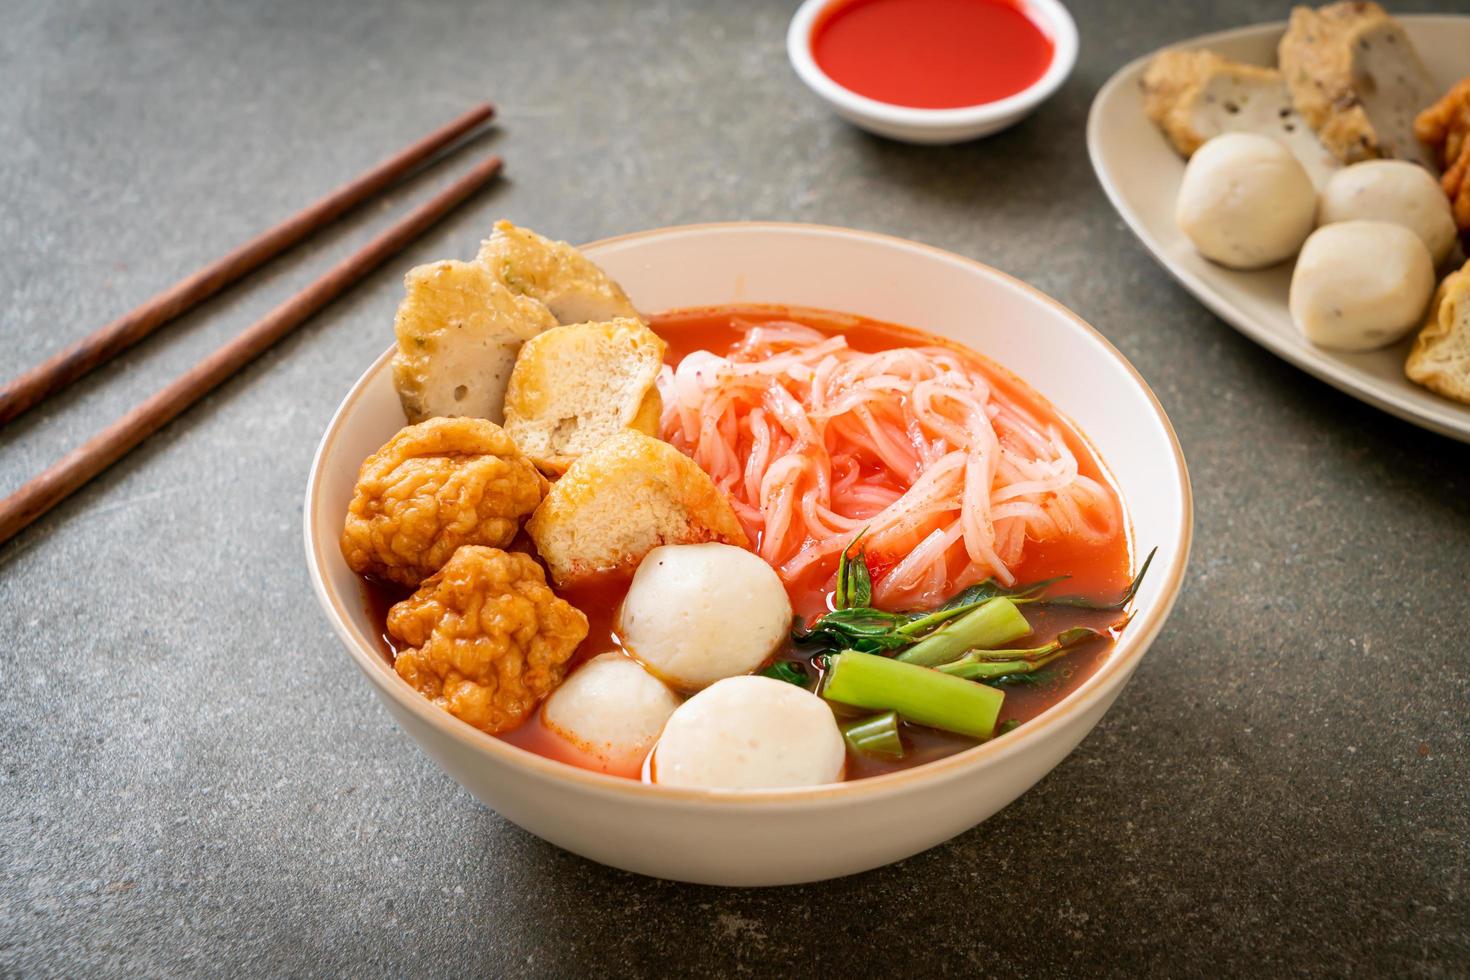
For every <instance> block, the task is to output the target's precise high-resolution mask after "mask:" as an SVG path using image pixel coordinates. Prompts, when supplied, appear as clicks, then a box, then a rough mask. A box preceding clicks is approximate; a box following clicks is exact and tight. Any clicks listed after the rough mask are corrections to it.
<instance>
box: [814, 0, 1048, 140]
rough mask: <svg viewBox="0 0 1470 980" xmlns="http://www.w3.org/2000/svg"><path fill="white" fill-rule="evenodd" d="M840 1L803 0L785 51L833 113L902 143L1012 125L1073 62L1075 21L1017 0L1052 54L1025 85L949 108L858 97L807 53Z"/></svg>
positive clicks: (1040, 2) (1042, 0)
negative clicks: (1045, 36) (976, 102)
mask: <svg viewBox="0 0 1470 980" xmlns="http://www.w3.org/2000/svg"><path fill="white" fill-rule="evenodd" d="M843 2H845V0H806V2H805V3H803V4H802V5H801V6H800V7H799V8H797V11H796V15H795V16H794V17H792V18H791V27H790V28H788V29H787V31H786V54H787V56H788V57H789V58H790V59H791V66H792V67H793V68H795V69H796V74H797V75H798V76H800V78H801V80H802V81H803V82H805V83H806V85H807V87H808V88H810V89H811V90H812V91H813V92H815V93H817V94H818V95H819V96H821V97H822V99H823V100H824V101H825V102H826V103H827V104H828V105H830V106H831V107H832V108H833V109H834V110H835V111H836V112H837V114H838V115H839V116H841V117H842V118H844V119H846V120H847V121H848V122H850V123H852V124H853V125H855V126H858V127H860V128H862V129H866V130H867V131H868V132H870V133H876V134H877V135H879V136H887V137H888V138H889V139H895V140H900V141H902V142H905V143H931V144H933V143H963V142H965V141H966V140H972V139H978V138H979V137H981V136H989V135H990V134H991V133H997V132H999V131H1000V130H1002V129H1005V128H1006V127H1007V126H1013V125H1015V124H1016V123H1018V122H1020V121H1021V120H1022V119H1023V118H1025V117H1026V116H1027V115H1029V114H1030V113H1031V112H1032V111H1033V110H1034V109H1035V108H1036V107H1037V106H1039V105H1041V103H1042V102H1045V101H1046V100H1047V99H1048V98H1050V97H1051V94H1052V93H1053V92H1055V91H1056V90H1057V89H1058V88H1060V87H1061V84H1062V83H1063V82H1064V81H1066V80H1067V76H1068V75H1070V74H1072V68H1073V67H1074V66H1075V65H1076V64H1077V25H1076V23H1074V22H1073V20H1072V15H1071V14H1069V13H1068V12H1067V8H1066V7H1064V6H1062V5H1061V4H1060V3H1059V2H1058V0H1019V2H1018V4H1017V5H1018V6H1019V7H1020V8H1021V10H1022V11H1023V12H1024V13H1025V14H1026V16H1028V17H1030V18H1031V20H1032V21H1033V22H1035V23H1036V25H1037V26H1038V27H1040V28H1041V29H1042V30H1043V31H1044V32H1046V34H1048V35H1049V36H1050V38H1051V42H1052V58H1051V64H1049V65H1047V68H1046V71H1045V72H1044V73H1043V74H1042V76H1041V77H1040V78H1038V79H1037V80H1036V81H1034V82H1032V83H1031V84H1030V85H1029V86H1027V87H1026V88H1024V89H1022V90H1021V91H1019V92H1017V93H1016V94H1015V95H1008V96H1006V97H1005V98H1003V99H998V100H996V101H994V102H984V103H981V104H980V105H972V106H961V107H959V108H954V109H916V108H913V107H911V106H902V105H894V104H893V103H890V102H880V101H878V100H877V99H870V98H868V97H867V96H865V95H859V94H858V93H856V92H854V91H853V90H852V89H850V88H846V87H844V86H842V85H839V84H838V83H837V82H835V81H833V79H832V78H831V76H829V75H828V74H827V73H826V72H824V71H822V69H821V68H820V67H818V65H817V59H816V58H815V57H814V56H813V54H812V28H813V27H814V26H815V25H816V22H817V18H818V17H819V16H821V14H822V12H823V11H825V10H827V9H828V8H829V7H831V6H832V5H833V4H836V3H843Z"/></svg>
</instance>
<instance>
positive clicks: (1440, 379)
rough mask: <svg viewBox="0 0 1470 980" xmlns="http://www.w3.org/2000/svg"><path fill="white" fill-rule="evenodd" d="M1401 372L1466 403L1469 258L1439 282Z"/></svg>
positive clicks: (1469, 387) (1469, 394)
mask: <svg viewBox="0 0 1470 980" xmlns="http://www.w3.org/2000/svg"><path fill="white" fill-rule="evenodd" d="M1404 373H1405V374H1406V375H1408V376H1409V380H1410V381H1413V382H1415V383H1417V384H1421V385H1423V386H1424V387H1426V388H1428V389H1429V390H1430V391H1434V392H1438V393H1439V394H1441V395H1444V396H1445V397H1446V398H1453V399H1455V400H1456V401H1460V402H1464V403H1465V404H1467V405H1470V262H1466V263H1465V266H1464V268H1462V269H1461V270H1460V271H1459V272H1452V273H1450V274H1449V275H1447V276H1445V278H1444V282H1442V283H1440V284H1439V289H1438V290H1436V291H1435V294H1434V299H1432V300H1431V301H1430V303H1429V318H1428V319H1427V320H1426V321H1425V322H1424V328H1423V329H1422V330H1420V331H1419V336H1418V337H1417V338H1415V340H1414V347H1413V349H1412V350H1410V351H1409V359H1408V361H1406V362H1405V364H1404Z"/></svg>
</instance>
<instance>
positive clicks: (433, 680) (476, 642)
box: [388, 545, 587, 734]
mask: <svg viewBox="0 0 1470 980" xmlns="http://www.w3.org/2000/svg"><path fill="white" fill-rule="evenodd" d="M388 633H389V634H390V635H391V636H393V637H394V638H395V639H397V640H398V641H400V642H401V643H403V644H406V645H407V648H406V649H403V650H402V652H400V653H399V654H398V657H397V659H396V660H395V661H394V664H393V666H394V669H396V670H397V671H398V675H399V676H400V677H402V678H403V679H404V680H406V681H408V683H410V684H412V685H413V686H414V688H415V689H417V690H418V691H419V692H420V693H421V694H423V695H424V696H425V697H427V698H429V699H430V700H431V701H433V702H434V703H435V704H437V705H439V707H441V708H443V709H444V710H445V711H448V712H449V713H450V714H452V715H454V716H455V717H456V718H459V719H461V720H463V721H467V722H469V723H470V724H471V725H474V726H475V727H476V728H478V729H480V730H481V731H485V732H490V733H491V734H495V733H496V732H503V731H508V730H509V729H512V728H515V727H516V726H517V725H519V724H520V723H521V722H522V721H524V720H525V719H526V717H527V716H528V715H530V714H531V712H532V711H534V710H535V709H536V706H537V705H538V704H540V703H541V701H542V699H543V698H545V697H546V696H547V695H548V694H550V693H551V692H552V691H553V690H555V688H556V686H557V685H558V684H560V683H561V681H562V678H563V677H564V676H565V675H566V668H567V661H568V660H569V659H571V656H572V653H573V651H575V650H576V649H577V645H578V644H579V643H581V642H582V640H583V639H585V638H586V636H587V617H586V616H584V615H583V614H582V612H581V611H580V610H578V609H577V608H576V607H575V606H573V605H571V604H570V603H568V602H566V601H565V600H562V599H559V598H557V596H556V594H555V593H553V592H552V591H551V589H550V587H548V586H547V584H546V576H545V574H544V573H543V572H542V571H541V566H540V565H538V564H536V560H535V559H534V558H532V557H530V556H529V555H524V554H520V553H518V552H514V553H513V552H506V551H500V550H499V549H497V548H485V547H479V546H474V545H466V546H465V547H463V548H460V549H459V550H458V551H456V552H455V553H454V556H453V557H452V558H450V559H449V562H448V563H447V564H446V565H445V566H444V567H443V568H441V569H440V570H439V571H438V573H436V574H435V575H433V576H432V577H430V578H429V579H427V580H426V581H425V582H424V583H423V584H422V585H421V586H419V590H418V591H417V592H415V593H414V594H413V595H411V596H409V597H408V598H407V599H405V600H403V601H402V602H400V603H398V604H397V605H395V606H394V607H393V608H392V610H390V611H389V613H388Z"/></svg>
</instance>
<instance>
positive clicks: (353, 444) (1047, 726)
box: [304, 222, 1193, 885]
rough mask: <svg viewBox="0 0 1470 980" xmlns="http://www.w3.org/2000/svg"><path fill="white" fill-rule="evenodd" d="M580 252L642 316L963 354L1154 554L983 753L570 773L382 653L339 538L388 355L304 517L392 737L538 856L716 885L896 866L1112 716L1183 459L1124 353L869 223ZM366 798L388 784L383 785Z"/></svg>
mask: <svg viewBox="0 0 1470 980" xmlns="http://www.w3.org/2000/svg"><path fill="white" fill-rule="evenodd" d="M586 252H587V255H588V257H589V258H591V259H592V260H593V261H594V262H597V263H598V264H599V265H601V266H602V267H603V268H604V269H606V270H607V272H608V274H609V275H611V276H612V277H613V278H614V279H616V280H617V281H618V282H620V283H621V284H622V286H623V288H624V289H626V290H627V291H628V295H629V296H630V297H632V299H633V302H634V303H636V304H637V305H638V308H639V309H641V310H646V311H649V312H656V311H659V310H670V309H678V308H681V307H690V306H710V305H721V304H728V303H779V304H783V305H793V306H805V307H815V308H818V309H825V310H837V311H841V312H848V313H857V314H860V315H864V316H869V317H873V318H874V319H878V320H886V321H888V322H890V323H898V324H905V325H909V326H915V327H919V328H921V329H923V330H927V331H930V332H932V333H936V334H938V335H940V336H941V337H948V338H949V339H951V340H956V341H959V342H960V343H963V344H967V345H968V346H970V347H971V348H973V349H974V350H976V351H979V352H981V353H982V354H985V355H986V356H988V357H991V358H993V359H994V360H995V361H997V362H998V363H999V364H1001V365H1003V366H1004V367H1006V368H1007V369H1009V370H1012V371H1014V372H1016V373H1017V374H1018V375H1019V376H1020V377H1022V378H1023V379H1025V380H1026V381H1027V382H1028V383H1029V384H1030V385H1031V386H1032V387H1034V388H1035V389H1036V390H1037V391H1038V392H1039V393H1040V394H1041V395H1042V396H1043V397H1046V398H1048V399H1050V400H1051V401H1052V403H1053V405H1054V406H1055V408H1056V409H1057V411H1058V412H1060V413H1062V414H1063V415H1067V416H1070V417H1071V418H1073V419H1075V420H1076V421H1077V423H1078V425H1079V426H1080V427H1081V429H1082V431H1083V432H1085V433H1086V434H1087V436H1088V438H1089V439H1090V441H1091V442H1092V444H1093V445H1094V446H1096V448H1097V450H1098V453H1099V455H1100V456H1101V457H1102V459H1103V460H1104V461H1105V462H1106V464H1107V465H1108V468H1109V469H1110V470H1111V474H1112V476H1113V478H1114V479H1115V480H1116V481H1117V486H1118V490H1119V495H1120V496H1121V497H1122V499H1123V506H1124V508H1125V511H1126V512H1127V513H1128V515H1129V517H1130V521H1129V523H1130V525H1131V527H1132V532H1133V533H1132V541H1133V544H1134V552H1135V559H1137V558H1141V554H1140V553H1141V552H1146V551H1147V550H1148V549H1149V548H1152V547H1155V546H1157V547H1158V549H1159V551H1158V555H1157V556H1156V557H1155V559H1154V563H1153V566H1152V567H1151V569H1150V571H1149V574H1148V577H1147V578H1146V579H1145V580H1144V582H1143V585H1142V587H1141V588H1140V589H1139V591H1138V596H1137V605H1136V607H1135V612H1134V616H1133V620H1132V621H1131V622H1130V623H1129V624H1128V628H1127V629H1126V630H1125V631H1124V632H1123V635H1122V637H1121V638H1120V639H1119V640H1118V642H1117V643H1116V644H1115V645H1114V646H1113V647H1112V649H1110V650H1109V651H1108V653H1107V657H1106V658H1105V659H1104V661H1103V663H1102V664H1100V665H1099V666H1098V668H1097V670H1096V671H1095V672H1094V673H1093V674H1092V675H1090V676H1089V677H1088V678H1087V679H1086V680H1084V681H1082V683H1081V684H1079V685H1078V687H1077V689H1076V690H1074V691H1072V693H1070V694H1068V695H1067V696H1066V697H1065V698H1063V699H1062V700H1061V701H1060V702H1058V703H1057V704H1055V705H1053V706H1052V707H1050V708H1048V709H1047V710H1046V711H1044V712H1042V713H1041V714H1040V715H1039V716H1037V717H1036V718H1034V719H1032V720H1031V721H1028V722H1027V723H1026V724H1024V725H1022V726H1021V727H1020V728H1018V729H1016V730H1015V731H1014V732H1011V733H1010V734H1008V735H1005V736H1003V737H1001V738H997V739H993V740H991V741H989V742H986V743H984V744H983V745H976V746H975V747H974V748H970V749H966V750H964V751H963V752H959V753H957V754H955V755H951V756H948V757H946V758H943V759H939V760H937V761H934V762H929V763H926V764H924V765H921V766H916V767H914V768H912V769H905V770H902V771H900V772H894V773H888V774H886V775H882V776H872V777H870V778H867V779H857V780H853V781H851V782H845V783H835V784H832V785H828V786H807V787H800V788H787V789H772V790H706V789H686V788H682V787H675V786H658V785H648V784H645V783H640V782H635V781H634V780H631V779H622V778H619V777H617V776H610V775H606V774H603V773H599V772H591V771H589V770H586V769H579V768H577V767H575V766H571V765H567V764H566V763H563V762H558V761H556V760H555V759H549V758H546V757H544V756H540V755H536V754H534V753H532V752H529V751H527V750H525V749H522V748H520V747H518V746H515V745H511V744H510V743H509V742H503V741H501V740H500V739H498V738H494V737H493V736H490V735H486V734H485V733H484V732H481V731H478V730H476V729H474V728H471V727H470V726H469V725H467V724H465V723H464V722H462V721H460V720H459V719H458V718H455V717H454V716H453V715H451V714H449V713H448V712H447V711H444V710H443V709H442V708H438V707H436V706H435V705H434V704H433V703H432V702H430V701H429V699H428V698H426V697H424V696H423V695H421V694H420V693H419V692H418V691H416V690H414V689H413V688H412V687H410V686H409V685H408V683H407V682H405V681H404V680H403V678H401V677H399V676H398V675H397V674H396V673H395V672H394V670H393V666H392V665H391V664H390V663H389V662H388V658H387V657H385V656H384V655H383V653H382V652H381V651H380V649H379V647H378V639H377V633H378V629H379V626H380V624H378V623H376V622H375V621H374V620H373V618H372V616H371V615H369V613H368V610H367V606H366V604H365V603H364V601H363V595H362V587H361V583H360V580H359V579H358V577H357V576H356V575H355V574H353V572H352V570H351V569H350V568H348V567H347V562H346V561H344V560H343V558H342V549H341V548H340V547H339V545H338V539H339V538H340V536H341V534H342V518H343V515H344V514H345V513H346V512H347V504H348V502H349V501H350V500H351V499H352V488H353V484H354V483H355V482H356V479H357V471H358V467H359V466H360V465H361V464H362V461H363V458H364V457H366V456H367V455H368V454H369V453H371V452H373V451H374V450H376V449H377V448H378V447H379V446H381V445H382V444H383V443H384V442H385V441H386V440H387V439H388V438H389V437H390V436H391V435H392V434H393V433H394V432H397V431H398V429H400V428H401V427H402V426H403V424H404V423H403V408H402V406H401V405H400V404H399V401H398V395H397V392H396V391H395V390H394V388H393V372H392V370H391V368H390V365H389V359H390V357H391V355H392V351H391V350H389V351H385V352H384V354H383V356H382V357H380V358H378V360H377V361H376V363H374V364H373V365H372V366H371V367H369V368H368V370H367V373H366V374H364V375H363V376H362V378H361V379H360V380H359V381H358V382H357V384H356V385H355V386H354V387H353V388H352V390H351V391H350V392H349V393H348V394H347V398H346V399H345V400H344V401H343V402H342V407H341V408H339V409H338V410H337V414H336V416H335V417H334V418H333V419H332V421H331V424H330V425H328V426H327V431H326V434H325V435H324V436H323V437H322V442H321V447H320V448H319V449H318V450H317V455H316V459H315V461H314V462H313V463H312V466H311V475H310V477H309V479H308V482H307V486H306V508H305V515H304V516H305V534H306V559H307V567H308V569H309V571H310V573H311V581H312V585H313V586H314V587H315V589H316V593H317V597H318V598H319V599H320V600H321V603H322V608H323V609H324V610H325V611H326V614H327V619H328V620H329V621H330V622H331V623H332V626H333V627H334V628H335V629H336V631H337V634H338V636H340V637H341V639H342V643H343V645H344V646H345V647H346V649H347V652H348V654H349V656H350V657H351V659H352V661H353V663H355V664H356V666H357V667H358V669H359V670H361V671H362V673H363V675H364V676H365V677H366V678H367V680H368V682H369V683H370V684H371V685H372V687H373V689H374V690H375V691H376V692H377V694H378V696H379V697H380V698H381V699H382V701H383V703H384V704H385V705H386V706H387V708H388V711H389V713H390V714H391V715H392V716H393V719H394V720H395V721H397V722H398V725H399V727H400V728H402V729H403V731H404V733H405V734H407V735H408V736H409V737H410V738H412V739H413V740H414V741H415V742H417V743H418V745H419V746H420V747H421V748H422V749H423V750H424V751H425V752H427V753H428V754H429V756H430V757H431V758H432V759H434V761H435V762H437V763H439V765H441V766H443V767H444V770H445V771H446V772H448V773H449V774H450V775H451V776H453V777H454V778H455V779H457V780H459V782H460V783H461V784H463V785H464V786H465V788H467V789H468V790H469V791H470V792H471V793H473V794H474V795H475V796H476V797H477V798H478V799H480V800H481V801H482V802H484V803H485V804H486V805H487V806H490V807H493V808H494V809H495V810H497V811H499V812H500V814H501V815H502V816H504V817H505V818H506V819H508V820H510V821H512V822H514V823H517V824H519V825H520V826H522V827H524V828H526V829H527V830H529V831H531V832H532V833H534V834H536V835H538V836H540V837H543V838H545V839H546V840H549V841H551V842H552V843H553V844H557V845H560V846H561V847H564V848H566V849H567V850H569V851H573V852H575V853H577V854H581V855H584V856H586V857H589V858H592V859H593V860H596V861H601V862H602V863H604V864H610V865H612V866H613V867H617V868H625V869H627V870H629V871H637V872H640V873H642V874H646V875H654V876H656V877H660V878H674V879H677V880H680V881H694V882H702V883H705V884H718V885H779V884H791V883H794V882H801V881H817V880H820V879H823V878H835V877H838V876H840V875H847V874H852V873H854V872H857V871H865V870H867V869H869V868H876V867H878V866H879V865H883V864H888V863H889V862H891V861H898V860H901V859H903V858H906V857H908V856H909V855H911V854H916V853H918V852H919V851H922V850H924V849H925V848H928V847H933V846H934V845H935V844H938V843H939V842H940V841H943V840H948V839H949V838H951V837H953V836H954V835H956V834H958V833H961V832H963V831H965V830H967V829H969V828H970V827H973V826H974V825H975V824H977V823H979V822H980V821H982V820H984V819H985V818H986V817H989V816H990V815H991V814H993V813H995V812H996V811H997V810H999V809H1000V808H1001V807H1003V806H1005V805H1006V804H1007V803H1010V802H1011V800H1013V799H1015V798H1016V797H1017V796H1020V795H1021V794H1022V793H1023V792H1025V791H1026V790H1027V789H1029V788H1030V787H1031V786H1032V785H1033V784H1034V783H1035V782H1036V781H1037V780H1039V779H1040V778H1041V777H1042V776H1044V775H1046V774H1047V773H1048V772H1050V771H1051V769H1052V767H1053V766H1055V765H1056V764H1057V763H1058V762H1060V761H1062V759H1063V758H1065V757H1066V755H1067V753H1069V752H1071V751H1072V749H1073V748H1074V747H1076V745H1077V743H1078V742H1080V741H1082V738H1083V736H1085V735H1086V734H1087V733H1088V732H1089V731H1090V730H1091V729H1092V726H1093V725H1096V724H1097V722H1098V719H1100V718H1101V717H1102V716H1103V713H1104V712H1105V711H1107V710H1108V707H1109V705H1111V704H1112V703H1113V700H1114V699H1115V698H1116V697H1117V696H1118V693H1119V692H1120V691H1122V689H1123V685H1124V684H1125V683H1126V682H1127V680H1128V678H1129V676H1130V675H1131V674H1132V673H1133V670H1134V668H1136V667H1137V666H1138V663H1139V661H1140V660H1142V659H1143V655H1144V651H1146V650H1147V649H1148V647H1149V644H1151V643H1152V642H1153V640H1154V638H1155V637H1156V636H1157V635H1158V633H1159V630H1160V629H1162V628H1163V625H1164V620H1165V618H1166V617H1167V616H1168V615H1169V610H1170V608H1171V607H1172V606H1173V605H1174V600H1175V598H1176V597H1177V596H1178V594H1179V586H1180V583H1181V581H1182V579H1183V576H1184V566H1185V562H1186V560H1187V558H1188V555H1189V542H1190V535H1191V531H1192V527H1193V516H1192V504H1191V498H1190V491H1189V476H1188V474H1187V472H1186V470H1185V466H1184V456H1183V454H1182V453H1181V451H1180V449H1179V442H1178V440H1177V439H1176V438H1175V437H1174V430H1173V429H1172V428H1171V427H1170V425H1169V420H1168V419H1167V418H1166V417H1165V415H1164V410H1163V408H1161V407H1160V406H1159V403H1158V400H1157V399H1156V398H1154V395H1153V393H1152V392H1151V391H1149V389H1148V386H1147V385H1146V384H1145V383H1144V381H1143V379H1142V378H1141V377H1139V376H1138V372H1136V371H1135V370H1134V369H1133V367H1132V366H1131V365H1130V364H1129V363H1128V362H1127V361H1126V360H1125V359H1124V358H1123V355H1122V354H1120V353H1118V351H1117V350H1116V349H1114V348H1113V346H1112V345H1111V344H1109V343H1108V342H1107V340H1106V339H1104V337H1103V336H1102V334H1100V333H1098V332H1097V331H1096V330H1094V329H1093V328H1092V327H1090V326H1088V325H1087V324H1086V323H1084V322H1082V320H1081V319H1079V318H1078V317H1077V316H1076V314H1074V313H1072V312H1070V311H1069V310H1067V309H1066V308H1065V307H1063V306H1062V305H1061V304H1060V303H1058V302H1057V301H1056V300H1054V299H1051V298H1049V297H1047V296H1044V295H1042V294H1041V293H1040V292H1038V291H1037V290H1035V289H1033V288H1032V287H1030V286H1027V285H1026V284H1025V283H1022V282H1019V281H1017V280H1015V279H1012V278H1011V277H1010V276H1007V275H1005V274H1004V273H1002V272H998V271H996V270H995V269H992V268H990V267H989V266H985V265H981V264H980V263H978V262H975V261H973V260H971V259H967V258H963V257H962V256H959V255H953V254H951V253H949V252H942V251H940V250H939V249H936V248H930V247H929V246H927V245H920V244H918V243H917V242H908V241H903V240H901V239H897V238H889V237H886V236H884V235H876V234H873V233H871V232H864V231H853V230H851V229H847V228H823V227H820V226H817V225H791V224H776V223H765V222H749V223H743V222H737V223H730V224H713V225H690V226H687V227H682V228H660V229H656V230H654V231H644V232H637V233H635V234H631V235H624V236H622V237H620V238H611V239H607V240H605V241H602V242H597V243H594V244H592V245H589V246H587V247H586ZM388 336H389V335H388V334H387V331H386V329H385V331H384V339H385V341H386V340H387V339H388ZM345 737H348V736H347V734H346V733H344V738H345ZM1118 741H1119V742H1120V743H1127V742H1128V741H1129V740H1128V739H1127V738H1126V737H1124V738H1119V739H1118ZM1136 748H1137V746H1131V745H1127V744H1120V745H1118V746H1117V749H1118V751H1117V753H1116V754H1114V755H1111V756H1109V758H1108V759H1107V760H1106V761H1107V765H1110V766H1115V767H1118V768H1120V769H1121V768H1123V767H1126V766H1136V765H1139V764H1140V760H1139V758H1138V757H1137V754H1136ZM1130 753H1131V754H1130ZM1142 764H1147V760H1143V763H1142ZM382 791H383V792H406V790H405V789H403V788H402V787H399V788H395V787H394V786H392V785H391V784H388V785H385V786H383V787H382ZM1061 819H1070V815H1067V814H1064V815H1063V816H1062V817H1061ZM802 827H818V828H819V827H842V828H843V832H842V833H841V834H836V835H828V836H827V837H825V838H823V839H822V841H821V842H820V846H813V845H812V837H811V835H809V834H804V833H794V832H793V828H802Z"/></svg>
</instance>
